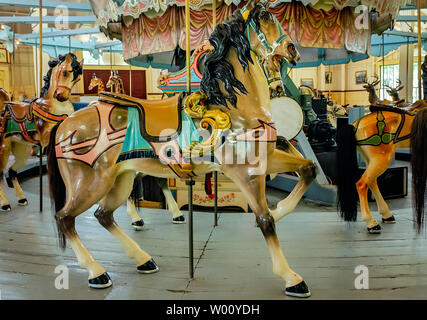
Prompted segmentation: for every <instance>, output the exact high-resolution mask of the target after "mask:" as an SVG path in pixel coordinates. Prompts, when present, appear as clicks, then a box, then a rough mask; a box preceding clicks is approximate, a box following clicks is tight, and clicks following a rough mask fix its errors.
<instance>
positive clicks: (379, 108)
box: [369, 100, 412, 115]
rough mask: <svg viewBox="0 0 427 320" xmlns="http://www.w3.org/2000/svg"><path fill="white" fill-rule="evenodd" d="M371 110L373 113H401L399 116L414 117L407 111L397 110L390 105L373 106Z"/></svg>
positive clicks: (370, 107)
mask: <svg viewBox="0 0 427 320" xmlns="http://www.w3.org/2000/svg"><path fill="white" fill-rule="evenodd" d="M401 101H402V100H401ZM403 101H405V100H403ZM369 110H370V111H371V112H376V111H389V112H395V113H399V114H409V115H412V113H410V112H408V111H406V110H405V109H401V108H397V107H395V106H394V105H389V104H380V105H371V106H369Z"/></svg>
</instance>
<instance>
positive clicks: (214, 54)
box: [200, 5, 263, 108]
mask: <svg viewBox="0 0 427 320" xmlns="http://www.w3.org/2000/svg"><path fill="white" fill-rule="evenodd" d="M262 8H263V7H262V6H259V5H257V6H256V7H255V8H254V9H252V10H251V12H250V13H249V16H248V19H247V21H250V20H251V19H253V21H254V22H255V24H256V26H257V28H259V18H260V16H259V15H260V12H261V9H262ZM246 26H247V25H246V22H245V20H244V19H243V17H242V15H241V13H240V10H237V11H235V12H234V13H233V15H232V16H231V17H229V18H227V19H226V20H225V21H224V22H223V23H220V24H218V25H217V26H216V27H215V30H214V31H213V32H212V34H211V36H210V37H209V42H210V43H211V45H212V46H213V47H214V49H213V50H212V51H210V52H209V53H208V54H207V55H206V58H205V68H204V71H203V78H202V81H201V83H200V89H201V90H202V91H203V92H204V93H205V94H206V95H207V97H208V99H207V100H208V101H207V102H208V103H209V104H216V105H223V106H225V107H227V108H228V106H227V100H228V101H229V102H230V103H231V104H232V105H233V106H234V107H236V103H237V96H236V94H239V92H240V93H243V94H247V93H248V92H247V90H246V88H245V86H244V85H243V83H241V82H240V81H239V80H237V79H236V77H235V76H234V68H233V66H232V65H231V63H229V62H228V61H227V60H226V57H227V53H228V51H229V50H230V48H231V47H233V48H234V49H236V51H237V56H238V59H239V62H240V64H241V65H242V67H243V70H245V69H246V68H248V70H249V62H250V63H252V64H253V61H252V58H251V46H250V43H249V40H248V38H247V37H246V35H245V30H246ZM219 81H221V82H222V83H223V84H224V89H225V92H226V94H224V93H223V92H221V90H220V87H219ZM236 90H238V91H239V92H237V91H236Z"/></svg>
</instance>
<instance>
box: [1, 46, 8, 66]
mask: <svg viewBox="0 0 427 320" xmlns="http://www.w3.org/2000/svg"><path fill="white" fill-rule="evenodd" d="M0 63H10V61H9V52H7V50H6V48H0Z"/></svg>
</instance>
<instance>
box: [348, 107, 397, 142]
mask: <svg viewBox="0 0 427 320" xmlns="http://www.w3.org/2000/svg"><path fill="white" fill-rule="evenodd" d="M359 122H360V120H359ZM359 122H358V123H357V129H358V128H359ZM386 126H387V124H386V123H385V117H384V115H383V114H382V112H381V111H377V130H378V133H377V134H374V135H372V136H370V137H369V138H366V139H363V140H359V141H357V144H358V145H363V146H375V147H376V146H379V145H380V144H382V143H383V144H389V143H390V142H392V141H393V140H394V138H395V136H396V133H391V132H386V131H385V129H386ZM357 129H356V130H357Z"/></svg>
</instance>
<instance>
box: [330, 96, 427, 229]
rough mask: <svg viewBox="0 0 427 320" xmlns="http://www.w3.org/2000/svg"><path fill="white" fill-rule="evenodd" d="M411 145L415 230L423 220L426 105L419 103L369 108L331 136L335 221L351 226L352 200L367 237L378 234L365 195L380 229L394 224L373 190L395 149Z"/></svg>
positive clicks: (353, 218) (426, 169)
mask: <svg viewBox="0 0 427 320" xmlns="http://www.w3.org/2000/svg"><path fill="white" fill-rule="evenodd" d="M408 139H410V140H411V141H410V142H411V164H412V181H413V184H412V185H413V194H414V199H415V204H414V207H415V216H416V221H417V226H418V228H419V227H420V226H421V224H422V221H423V217H424V202H425V196H424V195H425V190H426V177H427V143H426V141H427V101H426V100H419V101H417V102H416V103H415V104H413V105H412V106H411V107H410V108H396V107H394V106H371V113H370V114H368V115H366V116H364V117H362V118H360V119H358V120H357V121H355V122H354V123H353V124H352V125H348V126H346V127H343V128H342V129H341V130H340V131H338V134H337V144H338V152H337V164H338V183H337V186H338V198H339V205H340V211H341V216H342V217H343V218H344V220H345V221H356V219H357V200H358V199H359V202H360V209H361V215H362V220H363V221H364V222H365V223H366V226H367V229H368V232H369V233H380V232H381V226H380V225H379V224H378V222H377V221H376V220H375V219H374V218H373V217H372V215H371V212H370V210H369V206H368V198H367V192H368V188H369V189H371V191H372V193H373V195H374V196H375V200H376V202H377V206H378V211H379V213H380V214H381V217H382V222H383V223H395V222H396V220H395V218H394V216H393V214H392V213H391V212H390V210H389V208H388V206H387V203H386V202H385V201H384V199H383V197H382V195H381V192H380V190H379V188H378V184H377V178H378V177H379V176H380V175H381V174H383V173H384V172H385V171H386V170H387V168H388V166H389V165H390V163H391V160H392V159H393V155H394V153H395V151H396V148H397V147H399V145H400V144H402V143H405V141H407V140H408ZM356 150H357V151H358V152H359V153H360V154H361V155H362V157H363V159H364V160H365V162H366V164H367V167H366V170H365V172H364V173H363V175H362V177H360V174H358V164H357V158H356Z"/></svg>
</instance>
